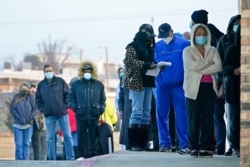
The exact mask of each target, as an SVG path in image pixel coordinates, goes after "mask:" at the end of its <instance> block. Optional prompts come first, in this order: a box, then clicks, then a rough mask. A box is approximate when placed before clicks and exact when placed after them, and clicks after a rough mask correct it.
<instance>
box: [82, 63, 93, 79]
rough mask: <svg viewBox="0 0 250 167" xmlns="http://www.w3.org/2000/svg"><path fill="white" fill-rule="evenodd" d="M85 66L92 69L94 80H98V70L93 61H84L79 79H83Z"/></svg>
mask: <svg viewBox="0 0 250 167" xmlns="http://www.w3.org/2000/svg"><path fill="white" fill-rule="evenodd" d="M85 65H89V66H91V67H92V78H94V79H95V78H97V68H96V65H95V64H94V63H93V62H92V61H83V62H82V63H81V65H80V67H79V69H78V77H79V79H82V78H83V67H84V66H85Z"/></svg>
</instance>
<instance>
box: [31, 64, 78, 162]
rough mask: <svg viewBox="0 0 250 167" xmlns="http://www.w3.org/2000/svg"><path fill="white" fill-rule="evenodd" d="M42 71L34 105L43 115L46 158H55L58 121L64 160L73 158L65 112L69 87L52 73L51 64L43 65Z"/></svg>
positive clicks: (71, 142) (66, 113)
mask: <svg viewBox="0 0 250 167" xmlns="http://www.w3.org/2000/svg"><path fill="white" fill-rule="evenodd" d="M43 72H44V76H45V78H44V79H43V80H42V81H40V82H39V84H38V87H37V92H36V105H37V107H38V109H39V111H40V112H42V113H44V116H45V125H46V127H47V128H46V141H47V159H48V160H56V145H55V143H56V142H55V141H56V139H55V134H56V123H57V122H58V124H59V125H60V127H61V130H62V132H63V135H64V144H65V149H66V160H75V156H74V151H73V141H72V136H71V133H70V125H69V119H68V112H67V105H68V92H69V87H68V85H67V83H66V82H65V81H64V80H63V79H62V78H60V77H57V76H55V75H54V73H53V67H52V66H51V65H44V68H43ZM48 127H49V128H48Z"/></svg>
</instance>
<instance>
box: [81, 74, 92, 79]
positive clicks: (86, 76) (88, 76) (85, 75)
mask: <svg viewBox="0 0 250 167" xmlns="http://www.w3.org/2000/svg"><path fill="white" fill-rule="evenodd" d="M83 78H84V79H87V80H90V79H91V78H92V75H91V74H90V73H84V74H83Z"/></svg>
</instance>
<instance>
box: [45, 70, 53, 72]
mask: <svg viewBox="0 0 250 167" xmlns="http://www.w3.org/2000/svg"><path fill="white" fill-rule="evenodd" d="M44 72H52V70H46V71H44Z"/></svg>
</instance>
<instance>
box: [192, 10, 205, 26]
mask: <svg viewBox="0 0 250 167" xmlns="http://www.w3.org/2000/svg"><path fill="white" fill-rule="evenodd" d="M207 15H208V12H207V11H206V10H203V9H201V10H196V11H194V12H193V13H192V15H191V18H192V20H193V22H194V23H196V24H197V23H202V24H207V23H208V18H207Z"/></svg>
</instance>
